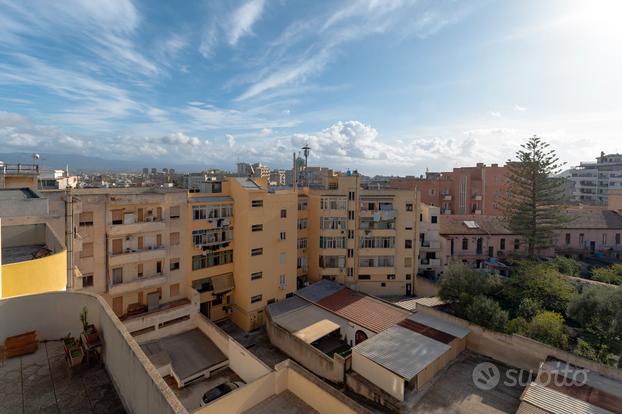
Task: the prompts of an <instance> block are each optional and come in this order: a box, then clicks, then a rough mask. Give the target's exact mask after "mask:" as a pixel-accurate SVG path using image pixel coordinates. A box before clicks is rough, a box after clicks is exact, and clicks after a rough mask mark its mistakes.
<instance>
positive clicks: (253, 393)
mask: <svg viewBox="0 0 622 414" xmlns="http://www.w3.org/2000/svg"><path fill="white" fill-rule="evenodd" d="M274 383H275V373H274V372H270V373H269V374H266V375H264V376H263V377H261V378H259V379H257V380H256V381H253V382H251V383H249V384H246V385H244V386H243V387H240V388H238V389H236V390H234V391H232V392H230V393H229V394H227V395H224V396H223V397H220V398H219V399H217V400H215V401H213V402H212V403H210V404H209V405H206V406H205V407H203V408H200V409H199V410H197V411H194V413H195V414H211V413H213V414H224V413H227V414H237V413H242V412H244V411H246V410H248V409H250V408H252V407H254V406H255V405H257V404H259V403H260V402H262V401H263V400H265V399H266V398H269V397H271V396H272V395H274Z"/></svg>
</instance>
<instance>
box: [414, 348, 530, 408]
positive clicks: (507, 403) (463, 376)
mask: <svg viewBox="0 0 622 414" xmlns="http://www.w3.org/2000/svg"><path fill="white" fill-rule="evenodd" d="M481 362H492V363H494V364H495V365H496V366H497V367H498V368H499V371H500V372H501V378H502V379H503V378H506V376H505V375H506V371H507V370H508V367H507V366H504V365H502V364H500V363H499V362H497V361H493V360H490V359H488V358H486V357H484V356H481V355H478V354H473V353H470V352H465V353H463V354H462V355H461V356H460V357H458V360H456V361H455V362H454V363H453V364H452V365H451V366H450V367H449V369H448V370H447V371H445V372H444V373H443V374H442V375H441V376H440V377H439V378H438V379H437V380H436V382H434V383H433V384H431V385H430V386H429V389H428V390H427V392H426V393H425V395H424V396H423V397H422V398H421V400H420V401H419V403H418V404H417V405H416V406H415V407H414V409H413V410H412V411H411V413H417V414H424V413H425V414H429V413H433V414H434V413H438V414H441V413H461V414H462V413H463V414H467V413H468V414H471V413H473V414H497V413H514V412H516V409H517V408H518V405H519V403H520V401H519V398H520V395H521V393H522V391H523V388H524V387H522V386H519V385H517V386H514V387H510V386H506V385H504V384H503V381H500V383H499V385H497V386H496V387H495V388H493V389H492V390H490V391H483V390H480V389H479V388H477V387H476V386H475V385H474V383H473V379H472V373H473V369H474V368H475V367H476V366H477V364H479V363H481Z"/></svg>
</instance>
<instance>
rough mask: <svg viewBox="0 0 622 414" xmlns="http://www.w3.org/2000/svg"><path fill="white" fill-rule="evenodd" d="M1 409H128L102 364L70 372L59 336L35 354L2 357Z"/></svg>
mask: <svg viewBox="0 0 622 414" xmlns="http://www.w3.org/2000/svg"><path fill="white" fill-rule="evenodd" d="M0 395H1V396H2V397H1V398H0V412H3V413H20V412H26V413H27V412H54V413H59V414H65V413H125V409H124V408H123V404H122V403H121V400H120V399H119V396H118V395H117V393H116V391H115V387H114V385H113V384H112V381H111V379H110V376H109V375H108V373H107V372H106V370H105V369H104V368H103V367H101V366H99V365H96V364H95V365H90V366H88V367H82V369H80V370H75V371H72V372H71V375H70V372H69V368H68V367H67V362H66V361H65V356H64V351H63V344H62V342H61V341H60V340H57V341H48V342H40V343H39V348H38V350H37V351H36V352H35V353H34V354H29V355H24V356H21V357H15V358H11V359H7V360H4V361H2V360H0Z"/></svg>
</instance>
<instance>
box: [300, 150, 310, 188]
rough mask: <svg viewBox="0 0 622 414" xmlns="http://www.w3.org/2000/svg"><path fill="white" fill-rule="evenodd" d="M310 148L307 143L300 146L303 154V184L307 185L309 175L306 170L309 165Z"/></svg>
mask: <svg viewBox="0 0 622 414" xmlns="http://www.w3.org/2000/svg"><path fill="white" fill-rule="evenodd" d="M310 150H311V148H310V147H309V143H305V146H304V147H302V153H303V154H304V156H305V185H306V186H307V187H308V186H309V177H308V172H307V167H308V166H309V151H310Z"/></svg>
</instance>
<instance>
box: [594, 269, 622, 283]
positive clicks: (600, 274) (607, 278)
mask: <svg viewBox="0 0 622 414" xmlns="http://www.w3.org/2000/svg"><path fill="white" fill-rule="evenodd" d="M590 277H591V278H592V280H596V281H598V282H603V283H610V284H612V285H622V265H620V264H614V265H612V266H609V267H596V268H594V269H592V271H591V273H590Z"/></svg>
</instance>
